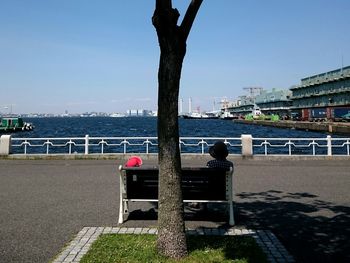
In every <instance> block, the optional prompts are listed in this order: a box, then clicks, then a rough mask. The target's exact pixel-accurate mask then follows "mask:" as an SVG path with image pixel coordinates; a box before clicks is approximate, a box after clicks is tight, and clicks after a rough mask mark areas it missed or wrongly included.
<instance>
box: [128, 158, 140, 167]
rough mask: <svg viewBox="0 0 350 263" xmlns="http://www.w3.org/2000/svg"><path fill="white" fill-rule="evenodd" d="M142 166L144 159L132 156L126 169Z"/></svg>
mask: <svg viewBox="0 0 350 263" xmlns="http://www.w3.org/2000/svg"><path fill="white" fill-rule="evenodd" d="M141 165H142V159H141V158H140V157H139V156H131V157H130V158H129V159H128V161H127V162H126V163H125V167H138V166H141Z"/></svg>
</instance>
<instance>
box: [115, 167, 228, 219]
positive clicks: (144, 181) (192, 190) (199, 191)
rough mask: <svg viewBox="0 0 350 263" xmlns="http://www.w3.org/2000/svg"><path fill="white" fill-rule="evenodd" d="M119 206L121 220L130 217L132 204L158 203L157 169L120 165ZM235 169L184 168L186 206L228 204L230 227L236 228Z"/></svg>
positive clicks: (184, 199) (183, 183) (183, 187)
mask: <svg viewBox="0 0 350 263" xmlns="http://www.w3.org/2000/svg"><path fill="white" fill-rule="evenodd" d="M118 170H119V175H120V181H119V184H120V198H119V200H120V205H119V220H118V222H119V223H120V224H121V223H123V222H124V216H125V215H128V214H129V209H128V207H129V205H128V203H129V202H158V173H159V171H158V168H157V167H151V166H149V167H147V166H142V167H123V166H122V165H120V166H119V169H118ZM232 176H233V169H232V168H231V169H230V170H228V171H227V170H223V169H214V168H208V167H183V168H182V180H181V187H182V196H183V202H184V203H227V204H228V206H229V224H230V225H234V224H235V222H234V215H233V181H232Z"/></svg>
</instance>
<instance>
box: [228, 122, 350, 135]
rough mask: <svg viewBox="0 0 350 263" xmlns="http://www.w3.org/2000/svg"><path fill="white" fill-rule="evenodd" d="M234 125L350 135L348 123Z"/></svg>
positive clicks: (349, 123)
mask: <svg viewBox="0 0 350 263" xmlns="http://www.w3.org/2000/svg"><path fill="white" fill-rule="evenodd" d="M234 122H235V123H243V124H251V125H263V126H271V127H275V128H285V129H296V130H304V131H316V132H327V133H332V134H339V135H349V134H350V122H311V121H289V120H286V121H284V120H280V121H268V120H240V119H238V120H234Z"/></svg>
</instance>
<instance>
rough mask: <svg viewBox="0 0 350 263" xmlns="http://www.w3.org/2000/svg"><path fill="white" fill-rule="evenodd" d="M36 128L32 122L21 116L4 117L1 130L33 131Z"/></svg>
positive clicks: (0, 126) (0, 125)
mask: <svg viewBox="0 0 350 263" xmlns="http://www.w3.org/2000/svg"><path fill="white" fill-rule="evenodd" d="M33 129H34V126H33V124H32V123H29V122H24V121H23V119H22V118H20V117H2V118H1V123H0V132H15V131H31V130H33Z"/></svg>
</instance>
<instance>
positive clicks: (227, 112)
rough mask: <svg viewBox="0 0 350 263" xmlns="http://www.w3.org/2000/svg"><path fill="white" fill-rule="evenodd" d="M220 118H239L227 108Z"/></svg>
mask: <svg viewBox="0 0 350 263" xmlns="http://www.w3.org/2000/svg"><path fill="white" fill-rule="evenodd" d="M220 119H223V120H233V119H238V117H237V116H235V115H233V114H232V113H231V112H229V111H228V110H227V109H225V111H223V112H222V113H221V115H220Z"/></svg>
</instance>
